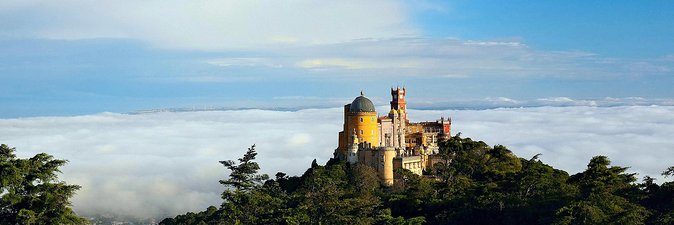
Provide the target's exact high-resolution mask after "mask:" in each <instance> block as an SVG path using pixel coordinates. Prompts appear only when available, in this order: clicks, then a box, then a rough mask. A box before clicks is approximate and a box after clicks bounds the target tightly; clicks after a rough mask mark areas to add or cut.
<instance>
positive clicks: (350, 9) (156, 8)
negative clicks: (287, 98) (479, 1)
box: [0, 0, 417, 50]
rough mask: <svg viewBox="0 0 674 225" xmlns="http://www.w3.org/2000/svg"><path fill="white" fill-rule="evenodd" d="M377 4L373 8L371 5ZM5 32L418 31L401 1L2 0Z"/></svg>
mask: <svg viewBox="0 0 674 225" xmlns="http://www.w3.org/2000/svg"><path fill="white" fill-rule="evenodd" d="M372 9H377V10H372ZM0 11H2V12H6V13H7V16H8V17H9V16H14V17H19V18H21V23H20V24H15V23H18V22H17V21H16V18H15V19H8V20H5V22H0V27H2V28H4V29H2V30H3V31H2V32H0V35H1V36H5V37H28V38H55V39H87V38H130V39H138V40H144V41H148V42H150V43H152V44H155V45H158V46H162V47H168V48H184V49H204V50H213V49H240V48H250V47H256V48H257V47H265V46H266V47H269V46H274V45H278V44H281V45H287V44H311V43H314V44H315V43H330V42H340V41H346V40H352V39H358V38H370V37H390V36H398V35H401V34H414V33H417V31H416V29H415V28H413V27H412V26H411V25H410V24H409V22H408V17H409V16H408V12H407V9H406V8H405V4H404V2H403V1H367V2H363V1H334V2H333V1H331V2H315V1H305V0H301V1H257V0H255V1H233V0H228V1H216V0H206V1H185V0H169V1H158V0H153V1H131V0H123V1H85V0H70V1H58V2H55V1H35V0H33V1H7V2H4V3H0Z"/></svg>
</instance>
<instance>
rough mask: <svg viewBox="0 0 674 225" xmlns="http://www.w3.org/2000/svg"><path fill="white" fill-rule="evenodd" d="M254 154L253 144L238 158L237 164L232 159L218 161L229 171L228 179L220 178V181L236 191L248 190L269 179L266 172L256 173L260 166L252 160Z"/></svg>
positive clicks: (255, 154) (255, 153)
mask: <svg viewBox="0 0 674 225" xmlns="http://www.w3.org/2000/svg"><path fill="white" fill-rule="evenodd" d="M256 156H257V152H255V145H253V146H251V147H250V148H248V151H247V152H246V154H244V155H243V157H242V158H239V164H235V162H234V161H232V160H225V161H220V163H221V164H222V165H224V166H225V167H227V169H229V170H230V171H231V172H230V174H229V179H227V180H221V181H220V183H221V184H223V185H225V186H229V187H233V188H234V189H236V190H238V191H248V190H250V189H252V188H253V187H255V186H256V185H259V184H261V183H262V182H263V181H265V180H267V179H269V176H268V175H266V174H257V171H258V170H260V166H259V165H258V164H257V162H255V161H253V160H255V157H256Z"/></svg>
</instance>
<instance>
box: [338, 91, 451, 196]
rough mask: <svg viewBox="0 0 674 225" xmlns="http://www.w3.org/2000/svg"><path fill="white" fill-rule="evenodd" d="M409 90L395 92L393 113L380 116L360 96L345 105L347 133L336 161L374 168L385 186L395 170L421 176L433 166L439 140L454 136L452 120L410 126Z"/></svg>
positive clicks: (364, 98)
mask: <svg viewBox="0 0 674 225" xmlns="http://www.w3.org/2000/svg"><path fill="white" fill-rule="evenodd" d="M405 94H406V92H405V88H402V89H400V88H399V87H398V88H396V89H393V88H392V89H391V97H392V100H391V110H390V111H389V113H388V115H385V116H378V115H377V111H376V110H375V108H374V104H372V101H370V99H368V98H366V97H365V96H363V93H362V92H361V93H360V96H358V97H356V99H354V100H353V102H351V104H347V105H345V106H344V130H343V131H341V132H339V146H338V147H337V149H335V158H337V159H341V160H347V161H348V162H349V163H351V164H354V163H361V164H364V165H368V166H370V167H372V168H374V169H375V170H376V171H377V173H378V175H379V178H380V179H381V181H382V183H383V184H384V185H392V184H393V171H394V170H395V169H397V168H405V169H408V170H410V171H412V172H413V173H415V174H417V175H421V174H422V171H423V170H424V169H426V168H428V167H431V166H432V165H433V162H434V161H435V160H434V159H435V157H434V156H435V154H437V153H438V145H437V143H438V140H440V139H445V138H449V137H450V130H451V126H452V120H451V119H447V120H445V119H444V118H440V120H437V121H436V122H419V123H410V122H409V120H408V119H407V108H406V105H407V102H405Z"/></svg>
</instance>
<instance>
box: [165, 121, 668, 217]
mask: <svg viewBox="0 0 674 225" xmlns="http://www.w3.org/2000/svg"><path fill="white" fill-rule="evenodd" d="M251 149H252V152H251ZM251 149H249V151H248V152H247V153H246V155H244V157H243V158H241V159H239V164H238V165H235V164H234V163H233V162H231V161H224V162H230V163H223V164H224V165H225V166H226V167H227V168H228V169H229V170H231V171H232V174H234V175H232V174H230V179H229V180H225V181H221V182H222V183H223V184H225V185H228V187H231V188H232V189H228V190H226V191H225V192H224V193H223V200H224V202H223V204H222V205H221V207H220V208H216V207H209V208H208V209H207V210H206V211H204V212H199V213H187V214H185V215H179V216H177V217H175V218H168V219H165V220H164V221H162V223H161V224H457V225H460V224H658V225H660V224H674V182H664V183H662V184H661V185H658V184H657V183H655V182H654V179H653V178H650V177H646V178H644V181H643V183H636V178H635V174H632V173H626V171H627V169H628V168H626V167H618V166H611V165H610V161H609V160H608V158H606V157H604V156H597V157H594V158H592V159H591V160H590V162H589V164H588V167H587V169H586V170H585V171H583V172H581V173H578V174H574V175H572V176H569V174H568V173H567V172H565V171H562V170H558V169H555V168H553V167H551V166H549V165H546V164H544V163H543V162H541V161H540V160H539V155H536V156H534V157H532V158H530V159H523V158H519V157H517V156H515V155H514V154H513V153H512V151H510V150H509V149H508V148H506V147H505V146H501V145H496V146H493V147H491V146H489V145H487V144H486V143H484V142H482V141H474V140H472V139H470V138H462V137H460V134H457V135H456V136H453V137H450V138H449V139H448V140H445V141H443V142H441V143H440V154H438V155H436V156H434V157H435V158H434V160H435V161H436V162H437V163H436V164H435V165H433V167H431V168H428V170H427V171H425V174H426V175H425V176H423V177H421V176H418V175H416V174H414V173H412V172H411V171H409V170H405V169H396V170H395V171H394V176H395V177H394V178H395V179H394V185H393V186H391V187H385V186H382V185H381V184H380V182H379V179H378V177H377V172H376V171H375V170H374V169H373V168H371V167H369V166H365V165H362V164H354V165H350V164H348V163H346V162H344V161H339V160H335V159H331V160H330V161H328V162H327V163H326V165H325V166H321V165H319V164H318V163H317V162H316V160H314V161H313V162H312V163H311V167H310V168H309V169H307V171H306V172H305V173H304V174H303V175H302V176H287V175H286V174H284V173H282V172H279V173H277V174H276V176H275V178H274V179H267V177H266V176H265V175H258V174H257V171H258V169H259V166H258V165H257V163H254V162H253V160H254V158H255V155H256V153H255V152H254V148H251ZM673 171H674V167H670V168H668V169H667V170H666V171H665V172H664V173H663V175H665V176H674V172H673ZM235 172H236V173H235ZM261 178H264V179H267V180H266V181H264V182H263V180H264V179H261Z"/></svg>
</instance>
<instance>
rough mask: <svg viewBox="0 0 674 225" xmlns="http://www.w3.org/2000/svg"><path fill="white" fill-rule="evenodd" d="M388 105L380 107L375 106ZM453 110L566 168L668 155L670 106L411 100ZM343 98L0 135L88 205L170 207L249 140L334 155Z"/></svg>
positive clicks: (479, 131) (419, 114)
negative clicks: (467, 104) (56, 166)
mask: <svg viewBox="0 0 674 225" xmlns="http://www.w3.org/2000/svg"><path fill="white" fill-rule="evenodd" d="M379 111H386V107H385V106H382V107H379ZM440 116H445V117H450V116H451V117H452V119H453V126H452V132H453V133H456V132H461V133H462V136H463V137H471V138H473V139H477V140H483V141H485V142H487V143H488V144H490V145H495V144H503V145H506V146H507V147H508V148H509V149H511V150H513V152H514V153H515V154H517V155H518V156H520V157H523V158H530V157H532V156H534V155H535V154H538V153H541V154H542V156H541V159H542V160H543V161H544V162H545V163H548V164H550V165H552V166H554V167H556V168H560V169H564V170H566V171H568V172H569V173H572V174H573V173H577V172H580V171H582V170H584V168H585V166H586V165H587V162H588V161H589V159H590V158H591V157H592V156H595V155H606V156H608V157H609V158H610V159H611V160H612V161H613V164H614V165H619V166H630V167H631V168H630V169H629V172H634V173H638V176H639V177H643V176H645V175H650V176H654V177H657V178H658V180H659V181H663V180H664V179H665V178H662V177H661V176H659V174H660V172H661V171H663V170H664V169H665V168H667V167H668V166H672V165H674V154H672V153H674V151H673V150H674V107H672V106H620V107H591V106H569V107H533V108H497V109H486V110H409V118H410V120H411V121H432V120H435V119H437V118H439V117H440ZM342 119H343V118H342V109H341V108H331V109H304V110H299V111H270V110H232V111H199V112H155V113H145V114H135V115H130V114H117V113H100V114H94V115H85V116H70V117H31V118H15V119H0V127H1V128H2V129H0V143H6V144H8V145H10V146H13V147H16V148H17V155H19V156H20V157H30V156H32V155H34V154H36V153H38V152H47V153H49V154H52V155H54V156H55V157H56V158H60V159H67V160H69V164H68V165H67V166H65V167H63V169H62V171H63V174H62V175H61V178H62V179H63V180H65V181H66V182H68V183H71V184H78V185H81V186H82V189H81V190H80V191H78V192H77V195H76V196H75V197H74V198H73V205H74V208H75V210H76V211H77V212H78V213H79V214H81V215H86V216H92V215H100V214H105V215H117V216H127V217H136V218H149V217H157V218H162V217H166V216H174V215H176V214H182V213H185V212H187V211H201V210H204V209H205V208H206V207H208V206H209V205H216V206H217V205H219V204H220V203H221V199H220V193H221V192H222V191H223V190H224V187H223V186H222V185H220V184H219V183H218V180H221V179H225V178H226V177H227V174H228V171H227V170H226V169H225V168H224V167H223V166H222V165H221V164H219V163H218V161H220V160H227V159H232V160H234V159H237V158H239V157H240V156H241V155H243V153H244V152H245V151H246V148H248V147H250V145H252V144H256V146H257V151H258V153H259V155H258V161H259V163H260V165H261V167H262V172H264V173H267V174H269V175H271V176H273V175H274V174H275V173H276V172H278V171H283V172H286V173H288V174H290V175H301V174H302V173H303V172H304V170H305V169H306V168H308V167H309V165H310V163H311V161H312V160H313V159H317V160H318V162H319V163H324V162H325V161H327V160H328V159H329V158H330V157H332V153H333V150H334V149H335V147H336V145H337V133H338V132H339V131H340V130H341V125H342Z"/></svg>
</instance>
